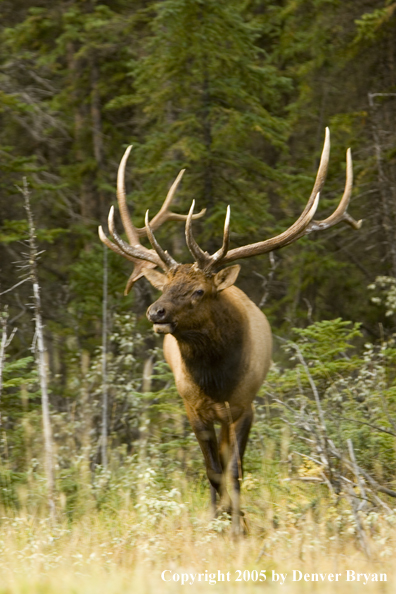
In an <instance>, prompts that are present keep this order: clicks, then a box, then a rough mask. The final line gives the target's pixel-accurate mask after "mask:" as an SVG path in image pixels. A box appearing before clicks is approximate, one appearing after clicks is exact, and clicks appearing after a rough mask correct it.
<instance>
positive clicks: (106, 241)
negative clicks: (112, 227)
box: [98, 225, 136, 262]
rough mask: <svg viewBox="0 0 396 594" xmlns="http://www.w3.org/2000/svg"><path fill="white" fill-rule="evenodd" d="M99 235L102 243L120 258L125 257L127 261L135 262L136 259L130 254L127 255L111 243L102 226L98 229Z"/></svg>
mask: <svg viewBox="0 0 396 594" xmlns="http://www.w3.org/2000/svg"><path fill="white" fill-rule="evenodd" d="M98 235H99V239H100V241H102V242H103V243H104V244H105V245H106V246H107V247H108V248H110V249H111V250H112V251H113V252H115V253H116V254H119V255H120V256H124V258H126V259H127V260H130V261H131V262H135V260H136V258H134V257H133V256H130V255H129V254H126V253H125V252H123V251H122V250H121V249H120V248H119V247H118V246H116V245H115V244H114V243H113V242H112V241H110V239H109V238H108V237H107V235H106V234H105V232H104V231H103V228H102V225H100V226H99V227H98Z"/></svg>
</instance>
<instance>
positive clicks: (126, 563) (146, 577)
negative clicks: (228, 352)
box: [0, 469, 396, 594]
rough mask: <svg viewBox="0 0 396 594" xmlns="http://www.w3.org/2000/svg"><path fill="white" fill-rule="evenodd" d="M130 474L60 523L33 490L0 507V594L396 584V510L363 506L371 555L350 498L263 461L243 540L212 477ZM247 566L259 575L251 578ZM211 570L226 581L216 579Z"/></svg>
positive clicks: (78, 502)
mask: <svg viewBox="0 0 396 594" xmlns="http://www.w3.org/2000/svg"><path fill="white" fill-rule="evenodd" d="M131 472H132V474H130V475H129V477H130V480H132V478H133V477H134V479H133V480H132V483H133V484H132V485H131V483H130V482H128V481H126V480H125V477H124V479H123V480H121V481H118V482H111V481H110V482H108V484H107V485H106V488H105V491H106V497H103V498H102V500H101V505H100V509H98V506H97V504H95V500H94V498H93V495H92V492H91V493H88V494H87V491H86V490H85V491H83V493H84V496H83V497H82V496H81V497H80V498H78V497H76V498H75V499H74V504H73V505H74V509H73V510H70V509H68V508H67V506H66V507H64V509H63V511H62V510H61V509H60V511H59V519H58V521H57V523H56V525H54V526H51V525H50V523H49V520H48V519H47V518H46V517H45V514H44V513H43V510H41V511H40V509H39V508H40V506H39V505H38V504H37V499H36V500H35V504H34V508H32V507H30V508H29V505H28V504H27V503H26V501H27V499H26V496H24V498H23V501H24V505H25V508H23V506H22V505H20V506H19V510H18V511H16V510H14V511H12V512H10V510H9V509H8V510H5V509H4V510H2V511H0V513H1V515H2V517H1V520H0V522H1V528H0V576H1V580H0V594H5V593H7V594H11V593H25V592H26V594H52V593H54V594H55V593H56V594H66V593H68V594H69V593H73V594H80V593H84V594H90V593H91V592H92V593H95V594H97V593H98V592H106V594H113V593H114V594H124V593H125V594H129V593H138V594H145V593H146V592H147V593H151V592H158V591H161V592H170V593H171V592H179V591H185V590H187V591H194V592H207V591H208V590H209V591H215V592H220V593H223V592H252V593H255V592H258V591H260V590H261V589H265V590H267V591H273V592H275V591H281V592H293V593H294V592H296V593H298V592H323V593H326V592H339V593H340V594H342V593H344V592H348V593H354V592H361V590H362V588H364V592H369V593H371V592H373V593H374V592H389V593H393V592H394V591H395V584H396V571H395V567H394V558H395V553H396V546H395V545H396V528H395V526H396V514H395V513H393V512H392V513H389V512H386V510H384V511H381V512H379V511H378V510H377V511H373V510H372V511H371V512H366V513H365V514H361V521H362V523H363V526H364V535H365V538H366V542H367V544H368V546H369V548H370V557H369V558H368V557H367V556H366V555H365V554H364V553H363V552H362V550H361V548H360V545H359V538H358V534H357V531H356V524H355V519H354V516H353V514H352V512H351V511H350V508H349V506H348V503H347V501H346V500H345V499H344V498H341V499H339V500H334V499H332V498H331V497H330V496H329V494H328V491H327V489H326V487H325V486H324V485H317V484H307V483H304V482H299V481H287V480H285V477H282V475H277V473H274V472H272V474H271V473H269V472H268V469H267V470H265V469H264V470H263V472H262V473H258V475H257V476H256V477H253V476H251V475H249V474H248V475H247V477H246V479H245V485H244V495H243V508H244V510H245V513H246V519H247V524H248V534H247V535H246V536H245V537H243V538H241V539H239V540H238V541H235V540H233V539H232V537H231V535H230V527H229V521H228V519H227V518H219V519H217V520H215V521H214V522H210V521H209V512H208V501H209V494H208V489H207V488H206V485H205V484H204V483H203V482H202V484H201V482H200V481H199V482H198V483H197V482H187V481H186V479H185V476H184V474H183V473H181V472H180V471H175V472H174V473H173V475H172V476H170V477H168V483H169V484H170V485H171V488H169V487H168V488H164V487H163V486H162V485H161V481H160V480H157V479H158V475H157V474H156V473H155V472H154V471H153V470H152V469H146V471H145V472H144V473H141V472H140V474H137V472H135V470H134V469H132V471H131ZM137 482H138V484H137ZM96 501H97V498H96ZM164 570H170V571H169V572H168V573H166V574H165V577H166V578H170V577H171V576H173V574H175V573H176V574H178V575H179V576H180V578H179V581H173V580H171V581H163V580H162V579H161V573H162V572H163V571H164ZM238 570H240V571H241V572H242V574H238ZM254 570H257V572H258V573H259V572H260V571H261V570H266V575H267V579H266V581H265V582H259V581H253V580H254V578H255V577H256V574H254V573H252V572H254ZM293 570H299V571H301V572H302V574H305V573H308V574H312V573H322V574H324V573H326V574H328V573H329V572H330V573H341V577H340V578H339V581H338V582H329V581H327V577H326V579H325V581H324V582H322V581H320V582H311V581H310V582H305V581H303V580H301V581H293V579H292V578H293V574H292V572H293ZM347 570H353V571H355V572H356V573H365V574H367V573H370V574H372V573H375V574H380V573H385V574H386V576H387V581H386V582H384V581H383V582H377V583H375V582H374V583H373V582H369V583H367V584H366V585H363V583H362V581H359V582H357V581H356V580H355V581H349V582H347V581H346V571H347ZM218 571H221V572H223V573H224V575H225V579H226V578H227V572H229V578H230V581H224V582H223V581H217V572H218ZM244 571H245V572H250V579H249V580H247V581H245V580H244V579H243V572H244ZM272 572H275V574H277V575H279V574H281V573H282V574H286V573H287V576H286V580H285V582H284V584H283V585H280V583H279V581H277V582H275V581H273V579H272V577H273V574H272ZM199 573H200V574H203V577H201V580H204V581H201V582H198V581H197V580H198V577H196V578H195V580H194V581H195V583H193V584H192V585H190V584H184V585H181V580H182V579H185V578H182V577H181V576H182V574H199ZM210 574H215V576H212V577H214V578H216V582H217V583H211V584H210V583H209V581H208V580H205V575H206V576H210ZM275 574H274V575H275ZM239 575H240V577H241V581H240V582H238V581H236V578H237V577H238V576H239ZM298 575H299V574H298ZM248 577H249V574H248V573H245V578H248ZM252 578H253V580H252ZM318 579H319V580H320V579H321V578H320V576H319V577H318ZM189 581H191V578H190V579H189Z"/></svg>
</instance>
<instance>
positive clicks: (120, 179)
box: [117, 145, 140, 245]
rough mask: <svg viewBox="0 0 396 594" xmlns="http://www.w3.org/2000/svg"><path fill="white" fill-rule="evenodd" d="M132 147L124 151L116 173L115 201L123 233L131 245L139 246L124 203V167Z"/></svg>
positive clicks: (137, 236)
mask: <svg viewBox="0 0 396 594" xmlns="http://www.w3.org/2000/svg"><path fill="white" fill-rule="evenodd" d="M131 149H132V145H130V146H128V148H127V149H126V151H125V153H124V155H123V157H122V159H121V162H120V165H119V167H118V173H117V201H118V206H119V209H120V215H121V220H122V224H123V227H124V229H125V233H126V234H127V237H128V241H129V243H130V244H131V245H140V241H139V235H138V232H137V229H136V227H135V226H134V224H133V223H132V219H131V217H130V214H129V211H128V206H127V203H126V192H125V167H126V163H127V161H128V157H129V153H130V152H131Z"/></svg>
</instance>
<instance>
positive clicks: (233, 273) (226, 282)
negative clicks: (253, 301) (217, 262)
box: [214, 264, 241, 291]
mask: <svg viewBox="0 0 396 594" xmlns="http://www.w3.org/2000/svg"><path fill="white" fill-rule="evenodd" d="M240 269H241V267H240V266H239V264H235V266H230V267H229V268H223V270H220V272H218V273H217V274H215V277H214V284H215V287H216V289H217V290H218V291H224V289H228V287H231V285H233V284H234V283H235V281H236V279H237V278H238V274H239V271H240Z"/></svg>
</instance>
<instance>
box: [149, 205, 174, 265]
mask: <svg viewBox="0 0 396 594" xmlns="http://www.w3.org/2000/svg"><path fill="white" fill-rule="evenodd" d="M145 223H146V230H147V237H148V238H149V241H150V243H151V245H152V247H153V248H154V249H155V251H156V252H157V254H158V256H159V258H160V259H161V261H162V262H163V263H164V264H165V267H166V270H169V269H170V268H175V267H176V266H177V265H178V264H177V262H176V260H174V259H173V258H172V256H171V255H170V254H168V252H166V251H164V250H163V249H162V247H161V246H160V244H159V243H158V241H157V240H156V238H155V237H154V233H153V230H152V229H151V226H150V222H149V211H148V210H147V211H146V217H145Z"/></svg>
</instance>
